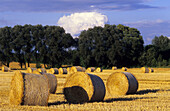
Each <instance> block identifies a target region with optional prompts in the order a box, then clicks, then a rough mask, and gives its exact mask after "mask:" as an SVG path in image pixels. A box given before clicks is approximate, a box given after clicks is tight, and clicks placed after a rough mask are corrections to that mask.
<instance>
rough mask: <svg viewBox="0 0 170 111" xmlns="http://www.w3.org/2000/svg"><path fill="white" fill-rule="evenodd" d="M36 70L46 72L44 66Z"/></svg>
mask: <svg viewBox="0 0 170 111" xmlns="http://www.w3.org/2000/svg"><path fill="white" fill-rule="evenodd" d="M38 71H39V72H41V73H46V69H45V68H38Z"/></svg>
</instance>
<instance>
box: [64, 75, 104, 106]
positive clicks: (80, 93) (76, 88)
mask: <svg viewBox="0 0 170 111" xmlns="http://www.w3.org/2000/svg"><path fill="white" fill-rule="evenodd" d="M63 91H64V92H63V93H64V96H65V98H66V100H67V101H68V102H69V103H84V102H88V101H102V100H103V99H104V97H105V85H104V83H103V80H102V79H101V78H100V77H98V76H96V75H92V74H87V73H85V72H76V73H73V74H70V75H69V76H68V77H67V80H66V82H65V84H64V90H63Z"/></svg>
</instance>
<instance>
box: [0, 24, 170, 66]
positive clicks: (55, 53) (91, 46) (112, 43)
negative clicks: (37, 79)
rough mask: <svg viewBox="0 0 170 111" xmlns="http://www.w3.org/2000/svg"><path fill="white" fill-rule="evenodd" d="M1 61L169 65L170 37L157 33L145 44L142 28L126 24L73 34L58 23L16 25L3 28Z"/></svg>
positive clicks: (53, 63) (60, 63) (38, 63)
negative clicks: (149, 42) (54, 24)
mask: <svg viewBox="0 0 170 111" xmlns="http://www.w3.org/2000/svg"><path fill="white" fill-rule="evenodd" d="M0 61H1V62H2V63H3V64H4V65H6V66H8V67H9V63H10V62H12V61H16V62H19V63H20V65H21V68H22V64H24V65H25V68H26V63H28V67H29V64H30V63H32V62H33V63H36V65H37V67H40V63H43V64H44V66H46V65H47V66H48V67H49V68H50V67H60V66H61V65H64V64H67V65H81V66H84V67H93V66H94V67H96V66H97V67H103V68H110V67H112V66H117V67H122V66H126V67H138V66H152V67H160V66H168V65H170V39H168V37H166V36H163V35H162V36H160V37H155V38H154V39H153V40H152V44H150V45H146V46H144V41H143V38H142V36H141V34H140V31H139V30H137V29H136V28H130V27H128V26H124V25H121V24H119V25H108V24H106V25H105V26H104V27H99V26H98V27H94V28H89V29H88V30H86V31H82V32H81V34H80V35H79V37H78V38H73V37H72V36H71V35H70V34H69V33H66V32H65V30H64V29H63V28H62V27H59V26H48V25H47V26H42V25H34V26H33V25H27V24H26V25H24V26H21V25H16V26H14V27H3V28H0Z"/></svg>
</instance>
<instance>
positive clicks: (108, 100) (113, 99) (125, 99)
mask: <svg viewBox="0 0 170 111" xmlns="http://www.w3.org/2000/svg"><path fill="white" fill-rule="evenodd" d="M151 98H157V97H133V98H111V99H107V100H105V101H103V102H106V103H111V102H116V101H133V100H137V99H151Z"/></svg>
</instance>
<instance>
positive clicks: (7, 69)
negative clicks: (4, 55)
mask: <svg viewBox="0 0 170 111" xmlns="http://www.w3.org/2000/svg"><path fill="white" fill-rule="evenodd" d="M9 71H11V69H10V68H9V67H6V66H2V72H9Z"/></svg>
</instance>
